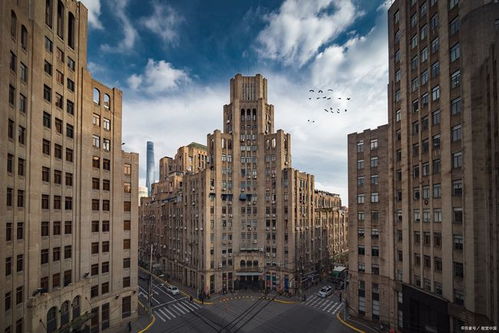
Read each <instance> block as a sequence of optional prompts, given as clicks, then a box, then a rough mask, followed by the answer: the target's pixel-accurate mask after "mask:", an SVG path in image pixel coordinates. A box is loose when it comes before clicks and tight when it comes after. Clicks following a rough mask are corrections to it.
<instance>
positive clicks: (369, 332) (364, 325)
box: [337, 311, 389, 333]
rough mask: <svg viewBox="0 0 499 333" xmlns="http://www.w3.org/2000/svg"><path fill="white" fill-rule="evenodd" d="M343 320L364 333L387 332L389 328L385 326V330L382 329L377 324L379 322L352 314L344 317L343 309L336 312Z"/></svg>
mask: <svg viewBox="0 0 499 333" xmlns="http://www.w3.org/2000/svg"><path fill="white" fill-rule="evenodd" d="M337 316H338V317H339V318H340V319H341V320H342V321H343V322H345V323H346V324H347V325H346V326H349V327H350V328H352V329H354V330H355V331H357V332H365V333H384V332H389V328H388V327H387V328H386V329H385V330H382V329H381V328H380V326H379V323H374V322H371V321H368V320H365V319H363V318H359V317H353V316H352V315H349V316H348V319H346V320H345V319H344V317H343V311H342V312H341V313H338V315H337Z"/></svg>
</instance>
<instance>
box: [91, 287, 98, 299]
mask: <svg viewBox="0 0 499 333" xmlns="http://www.w3.org/2000/svg"><path fill="white" fill-rule="evenodd" d="M97 296H99V285H95V286H92V288H90V297H91V298H94V297H97Z"/></svg>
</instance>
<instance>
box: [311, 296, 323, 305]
mask: <svg viewBox="0 0 499 333" xmlns="http://www.w3.org/2000/svg"><path fill="white" fill-rule="evenodd" d="M322 300H323V299H322V298H319V297H317V298H316V299H315V300H314V301H313V302H312V303H310V304H309V305H310V306H316V305H317V304H319V303H320V302H322Z"/></svg>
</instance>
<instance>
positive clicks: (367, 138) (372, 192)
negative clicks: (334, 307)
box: [348, 125, 395, 323]
mask: <svg viewBox="0 0 499 333" xmlns="http://www.w3.org/2000/svg"><path fill="white" fill-rule="evenodd" d="M388 136H389V128H388V125H383V126H380V127H378V128H376V129H373V130H365V131H364V132H362V133H352V134H350V135H348V196H349V197H348V201H349V207H348V213H349V217H348V220H349V228H350V233H349V234H348V247H349V250H350V251H349V273H350V281H349V288H348V302H349V304H348V306H349V308H350V310H351V311H350V312H351V313H353V314H355V315H358V316H363V317H364V318H366V319H369V320H374V321H380V322H386V323H389V322H390V318H393V316H394V311H395V307H394V305H395V303H394V298H393V297H394V287H393V274H392V271H393V269H392V267H390V262H389V260H387V259H386V258H391V256H392V253H393V244H391V242H392V241H393V235H392V228H391V227H390V226H389V224H388V205H389V194H388V180H389V178H388V177H389V173H388V165H389V158H388V152H389V148H388Z"/></svg>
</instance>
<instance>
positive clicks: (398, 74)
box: [395, 69, 402, 82]
mask: <svg viewBox="0 0 499 333" xmlns="http://www.w3.org/2000/svg"><path fill="white" fill-rule="evenodd" d="M401 77H402V73H401V72H400V69H399V70H397V71H396V72H395V82H400V79H401Z"/></svg>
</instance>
